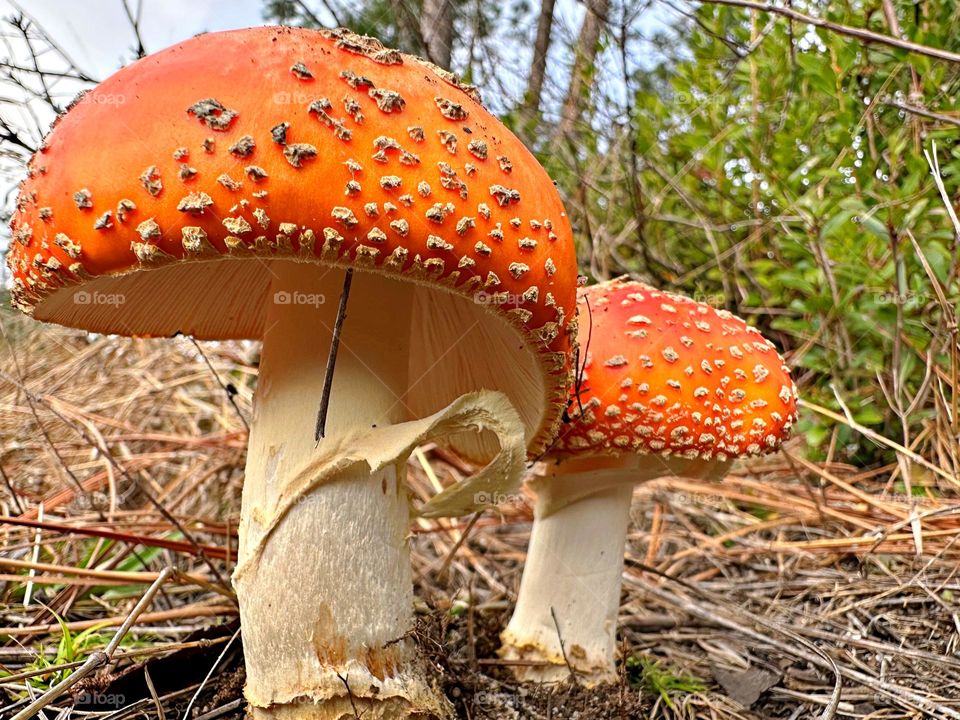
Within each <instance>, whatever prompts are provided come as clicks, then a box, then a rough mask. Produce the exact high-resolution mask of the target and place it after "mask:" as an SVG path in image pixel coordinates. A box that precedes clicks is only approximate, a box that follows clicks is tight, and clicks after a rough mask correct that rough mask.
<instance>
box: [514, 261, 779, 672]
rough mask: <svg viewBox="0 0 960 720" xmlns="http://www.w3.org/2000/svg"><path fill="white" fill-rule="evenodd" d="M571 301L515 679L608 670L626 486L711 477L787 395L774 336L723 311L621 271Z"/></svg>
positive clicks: (518, 627)
mask: <svg viewBox="0 0 960 720" xmlns="http://www.w3.org/2000/svg"><path fill="white" fill-rule="evenodd" d="M579 304H580V308H581V309H580V322H581V325H580V347H581V351H584V352H586V358H585V361H584V372H583V374H582V377H581V378H580V379H579V381H578V384H579V397H578V396H577V393H576V388H575V390H574V394H573V397H571V399H570V410H569V411H568V413H569V415H570V417H571V419H570V422H569V424H567V425H566V426H565V427H564V428H563V429H562V430H561V433H560V436H559V437H558V439H557V441H556V443H555V444H554V445H553V446H552V448H551V450H550V459H551V460H552V461H553V464H552V465H551V466H550V467H549V468H548V469H547V470H546V471H545V472H543V473H542V474H540V475H539V476H538V477H537V478H535V479H534V480H533V481H532V482H531V486H532V487H533V488H534V489H535V490H536V493H537V500H536V505H535V508H534V523H533V530H532V532H531V535H530V544H529V549H528V552H527V560H526V564H525V566H524V570H523V578H522V580H521V582H520V592H519V595H518V598H517V606H516V609H515V611H514V614H513V617H512V618H511V620H510V623H509V624H508V625H507V628H506V629H505V630H504V632H503V633H502V641H503V646H502V648H501V654H502V655H503V656H504V657H506V658H508V659H512V660H527V661H533V663H534V664H531V665H519V666H517V668H516V674H517V676H518V677H519V678H520V679H522V680H531V681H537V682H557V681H560V680H563V679H566V678H567V677H568V676H569V668H568V663H569V666H571V667H573V669H574V671H575V672H576V673H577V675H578V678H579V679H580V680H582V681H584V682H586V683H588V684H598V683H601V682H605V681H612V680H615V679H616V666H615V643H616V626H617V614H618V610H619V607H620V584H621V576H622V572H623V549H624V542H625V539H626V533H627V527H628V525H629V521H630V505H631V499H632V497H633V486H634V484H636V483H638V482H641V481H644V480H651V479H655V478H661V477H672V476H681V477H700V478H717V479H719V478H720V477H722V476H723V475H724V474H725V472H726V470H727V468H728V467H729V465H730V463H731V461H732V460H734V459H735V458H738V457H743V456H748V455H760V454H763V453H767V452H772V451H774V450H776V449H777V448H779V447H780V444H781V442H782V441H783V440H784V439H785V438H786V437H787V436H788V434H789V431H790V428H791V426H792V425H793V423H794V422H795V420H796V417H797V394H796V388H795V386H794V384H793V382H792V380H791V379H790V371H789V369H788V368H787V367H786V366H785V365H784V362H783V359H782V358H781V357H780V356H779V355H778V354H777V351H776V349H775V348H774V346H773V344H772V343H771V342H770V341H768V340H766V339H765V338H764V337H763V336H761V335H760V333H759V332H757V331H756V330H755V329H754V328H752V327H750V326H748V325H747V324H746V323H744V322H743V320H741V319H739V318H737V317H735V316H733V315H731V314H730V313H729V312H727V311H725V310H716V309H714V308H712V307H711V306H709V305H706V304H703V303H700V302H695V301H693V300H690V299H689V298H685V297H682V296H679V295H673V294H670V293H666V292H662V291H659V290H655V289H653V288H651V287H648V286H646V285H643V284H641V283H638V282H633V281H629V280H623V279H620V280H613V281H610V282H606V283H602V284H599V285H594V286H592V287H589V288H586V289H584V290H583V291H582V292H581V294H580V300H579ZM588 308H589V313H588V314H585V312H586V311H587V309H588ZM588 319H590V320H592V323H588V322H587V321H588ZM561 641H562V643H563V646H562V647H561ZM564 651H565V652H566V658H565V657H564Z"/></svg>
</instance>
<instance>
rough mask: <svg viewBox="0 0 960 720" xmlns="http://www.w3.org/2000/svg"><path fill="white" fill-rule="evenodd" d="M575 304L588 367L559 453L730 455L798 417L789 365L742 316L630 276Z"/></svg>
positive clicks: (773, 442) (779, 435) (772, 438)
mask: <svg viewBox="0 0 960 720" xmlns="http://www.w3.org/2000/svg"><path fill="white" fill-rule="evenodd" d="M579 303H580V338H579V339H580V347H581V351H582V352H583V351H586V352H587V357H586V360H585V367H586V370H585V372H584V377H583V379H582V385H581V391H580V398H579V402H578V400H577V398H576V396H575V395H574V396H573V397H571V404H570V408H569V410H568V413H569V414H570V416H571V418H573V419H572V421H571V422H570V423H569V424H568V425H566V426H565V427H564V428H563V429H562V430H561V433H560V437H559V439H558V441H557V442H556V444H555V445H554V449H553V454H554V455H555V456H558V457H565V456H578V457H587V456H591V455H602V454H608V455H609V454H613V455H624V454H638V453H640V454H642V453H659V454H662V455H678V456H682V457H686V458H690V459H698V458H699V459H702V460H710V459H717V460H727V459H733V458H736V457H740V456H744V455H760V454H763V453H768V452H771V451H773V450H776V449H777V448H779V447H780V444H781V443H782V442H783V441H784V440H785V439H786V438H787V437H788V435H789V433H790V428H791V427H792V425H793V424H794V422H795V421H796V419H797V390H796V386H795V385H794V383H793V381H792V380H791V378H790V370H789V368H787V366H786V365H785V364H784V361H783V358H782V357H780V355H779V354H778V353H777V351H776V348H775V347H774V345H773V343H771V342H770V341H769V340H767V339H766V338H764V337H763V336H762V335H761V334H760V333H759V332H758V331H757V330H756V329H755V328H752V327H750V326H749V325H747V324H746V323H745V322H744V321H743V320H741V319H740V318H738V317H736V316H734V315H732V314H731V313H729V312H727V311H726V310H717V309H715V308H713V307H711V306H710V305H706V304H704V303H701V302H696V301H694V300H691V299H689V298H686V297H683V296H681V295H674V294H672V293H667V292H663V291H661V290H656V289H654V288H651V287H649V286H648V285H644V284H643V283H638V282H634V281H630V280H613V281H610V282H606V283H602V284H599V285H594V286H591V287H588V288H586V289H584V290H582V291H581V293H580V299H579ZM586 303H589V305H590V310H591V313H592V328H591V323H590V322H589V321H588V320H589V318H590V317H591V315H590V314H588V313H587V310H586V308H585V304H586ZM588 335H589V348H586V345H587V336H588ZM580 406H582V407H583V415H582V417H581V416H580V410H579V408H580Z"/></svg>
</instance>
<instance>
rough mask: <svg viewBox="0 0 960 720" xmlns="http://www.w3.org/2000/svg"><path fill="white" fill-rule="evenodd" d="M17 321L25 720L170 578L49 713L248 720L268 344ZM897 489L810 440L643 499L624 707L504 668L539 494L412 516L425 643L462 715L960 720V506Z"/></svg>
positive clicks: (13, 538) (431, 480)
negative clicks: (35, 702)
mask: <svg viewBox="0 0 960 720" xmlns="http://www.w3.org/2000/svg"><path fill="white" fill-rule="evenodd" d="M0 317H2V320H3V330H4V335H5V339H3V340H2V341H0V368H2V369H0V403H2V410H0V513H2V515H3V518H2V519H3V525H2V532H3V537H2V542H3V551H2V553H0V613H2V615H0V635H2V636H3V642H2V646H0V670H2V673H3V677H2V678H0V688H2V695H3V697H0V704H2V705H4V706H7V707H6V708H5V712H4V713H3V714H4V716H6V717H10V716H12V715H13V714H14V713H15V712H16V711H18V710H21V709H23V708H24V707H25V706H26V705H27V704H28V702H29V698H30V697H37V696H39V695H41V694H42V693H43V692H44V690H46V689H47V688H48V687H49V686H50V685H52V684H54V683H55V682H57V681H60V680H62V679H63V678H64V677H66V676H67V675H68V674H69V673H70V671H71V670H72V669H73V668H76V667H78V666H79V665H80V664H81V663H83V662H84V661H85V660H87V659H88V658H89V657H90V656H91V654H92V653H94V652H95V651H96V650H100V649H103V648H104V647H105V646H106V645H107V643H108V642H109V641H110V639H111V638H112V637H113V635H114V633H115V632H116V628H117V627H118V626H119V625H121V624H122V623H123V622H124V620H125V619H126V618H127V617H128V615H129V614H130V612H131V610H132V608H133V607H134V605H135V604H136V603H137V601H138V600H139V599H140V598H141V597H142V596H144V594H145V593H146V592H147V590H148V587H149V586H150V585H151V583H152V582H153V581H154V580H156V579H157V577H158V575H159V574H160V573H161V571H162V570H163V569H164V568H166V567H172V568H175V572H174V573H173V574H172V575H170V576H169V577H167V578H166V579H165V582H163V583H162V587H161V588H160V590H159V592H157V593H156V594H155V595H154V596H152V597H151V598H149V600H150V602H149V607H146V608H145V609H144V611H143V614H141V615H140V616H139V617H137V619H136V622H135V623H134V624H133V625H132V626H131V627H129V629H127V630H126V632H125V633H124V634H123V642H122V643H121V644H120V646H119V648H118V649H117V651H116V652H115V653H113V655H112V659H111V661H110V662H109V663H108V664H107V665H106V666H105V667H104V668H101V669H100V670H99V671H98V672H97V673H95V674H90V675H88V676H86V677H84V679H83V680H81V681H80V683H78V684H77V685H76V686H74V687H73V688H72V689H71V691H70V692H68V693H66V694H64V695H62V696H61V697H59V698H58V699H57V700H55V701H54V702H53V703H52V704H51V705H49V706H48V707H47V708H46V710H45V711H44V712H45V713H46V716H47V717H56V716H57V715H58V713H60V712H61V710H62V709H65V708H73V710H72V715H71V716H72V717H98V718H111V719H117V720H118V719H119V718H128V717H129V718H132V717H166V718H172V717H183V716H184V713H186V712H187V711H189V716H190V717H203V718H205V719H206V720H212V719H213V718H217V717H241V716H242V711H243V709H242V703H241V701H240V697H241V695H240V693H241V688H242V683H243V673H242V656H241V652H242V651H241V647H240V642H239V639H238V637H237V635H238V624H237V613H236V609H235V604H234V598H233V597H232V594H231V592H230V590H229V585H228V584H227V580H228V578H229V574H230V570H231V568H232V566H233V560H234V558H235V552H236V524H237V518H238V516H239V507H240V488H241V482H242V468H243V460H244V447H245V443H246V435H247V432H246V427H245V420H244V418H249V417H250V411H251V397H252V391H253V387H254V384H255V378H256V370H255V364H256V347H255V346H254V345H252V344H250V345H247V344H242V343H222V344H205V345H204V346H203V347H202V348H201V347H199V346H197V345H195V344H194V343H193V342H192V341H191V340H189V339H186V338H176V339H170V340H168V341H136V340H123V339H116V338H88V337H86V336H84V335H83V334H78V333H71V332H67V331H63V330H59V329H55V328H40V327H36V326H34V325H32V324H30V323H28V322H25V321H22V320H20V319H18V318H15V317H13V316H11V315H10V314H9V313H8V312H4V313H3V314H2V316H0ZM12 348H14V349H15V352H13V351H12ZM234 390H235V392H234ZM467 470H468V469H467V468H465V467H463V466H462V465H461V464H460V463H459V461H458V460H457V459H456V458H453V457H450V456H449V455H448V454H446V453H444V452H443V451H441V450H439V449H437V448H429V447H428V448H424V449H423V452H422V453H418V454H417V455H416V456H415V457H414V458H412V460H411V466H410V481H411V485H412V487H413V491H414V493H415V494H417V495H419V496H420V497H425V496H426V495H428V494H429V493H430V492H432V491H433V489H435V488H436V487H438V486H439V485H442V484H444V483H445V482H447V481H448V480H449V479H450V478H452V477H455V476H457V475H458V474H460V473H463V472H466V471H467ZM893 477H894V467H893V466H891V467H878V468H870V469H857V468H853V467H848V466H844V465H829V466H821V465H816V464H812V463H810V462H808V461H806V460H804V459H803V458H802V450H801V448H799V447H793V448H791V449H789V450H787V451H786V452H785V453H782V454H780V455H778V456H775V457H773V458H770V459H768V460H766V461H764V462H762V463H756V464H753V465H751V466H749V467H739V468H737V469H736V472H735V473H734V474H732V475H731V476H730V477H728V478H727V479H726V480H725V481H724V482H723V483H721V484H716V485H707V484H702V483H696V482H690V481H677V480H675V481H669V482H667V481H658V482H655V483H650V484H647V485H645V486H643V487H641V488H639V489H638V490H637V492H636V496H635V504H634V520H635V522H634V524H633V529H632V534H631V536H630V542H629V548H628V553H627V568H626V574H625V586H624V596H623V603H622V606H621V615H620V625H621V636H622V638H623V654H624V657H625V658H627V660H626V662H625V663H624V667H623V673H622V681H621V684H620V685H619V686H616V687H613V688H607V689H605V690H604V691H602V692H591V691H587V690H585V689H583V688H581V687H579V686H577V685H571V686H569V687H563V688H558V689H553V690H549V689H546V688H518V687H517V686H516V685H515V684H514V683H512V682H511V680H510V672H509V668H508V667H505V666H504V665H503V664H502V663H501V661H500V660H499V659H498V658H497V654H496V649H497V632H498V630H499V628H500V627H502V626H503V624H504V623H505V622H506V619H507V618H508V617H509V612H510V609H511V605H512V602H513V599H514V597H515V592H516V588H517V585H518V582H519V575H520V571H521V568H522V563H523V558H524V548H525V545H526V542H527V538H528V534H529V530H530V520H531V513H530V509H529V505H528V504H527V503H526V501H525V499H524V498H523V497H522V496H517V497H514V498H509V499H508V501H507V502H506V503H504V504H503V505H502V506H501V508H500V510H499V513H498V514H495V513H492V512H486V513H483V514H480V515H477V516H474V517H472V518H464V519H462V520H458V521H440V522H435V521H429V522H428V521H420V522H417V523H416V524H415V527H414V532H413V550H414V563H415V575H416V583H417V592H418V598H419V599H420V600H422V603H421V605H420V607H419V608H418V613H419V623H418V627H417V629H416V631H415V634H416V637H417V638H418V640H419V641H420V643H421V646H422V648H423V650H424V652H425V653H426V654H427V655H428V656H429V657H430V658H431V659H433V660H434V662H435V663H436V665H437V667H438V669H439V670H442V671H443V676H444V678H445V682H446V691H447V693H448V695H449V696H450V697H451V699H452V700H453V701H454V703H455V704H456V706H457V707H458V711H459V713H460V715H461V716H462V717H464V718H471V719H483V718H491V719H492V718H556V719H557V720H560V719H561V718H575V717H579V718H607V717H609V718H628V717H651V718H654V717H655V718H711V719H712V718H820V717H822V718H833V717H836V718H875V719H877V720H879V719H881V718H883V719H889V718H915V717H934V718H960V655H958V654H957V645H958V637H960V616H958V612H960V606H958V604H957V601H956V597H957V594H958V591H960V585H958V580H957V578H956V577H955V568H956V566H957V561H958V555H960V548H958V547H957V546H956V542H955V541H956V539H957V537H958V530H960V502H958V500H957V496H956V493H955V492H954V491H953V488H952V486H950V485H949V483H948V482H947V481H945V480H944V479H943V478H939V477H937V476H936V475H935V474H933V473H930V472H925V471H924V469H923V468H922V467H916V468H914V474H913V485H914V487H915V488H916V487H921V488H923V491H924V495H923V496H922V497H917V498H914V501H913V503H911V502H910V499H909V498H906V497H904V496H902V495H897V494H896V493H895V492H894V490H895V488H896V487H897V485H896V484H895V483H894V482H893V481H892V478H893ZM41 506H42V510H41ZM911 513H912V514H911ZM28 586H29V588H28ZM28 593H29V596H30V598H29V604H25V600H26V597H25V596H26V595H27V594H28ZM28 696H29V697H28Z"/></svg>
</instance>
